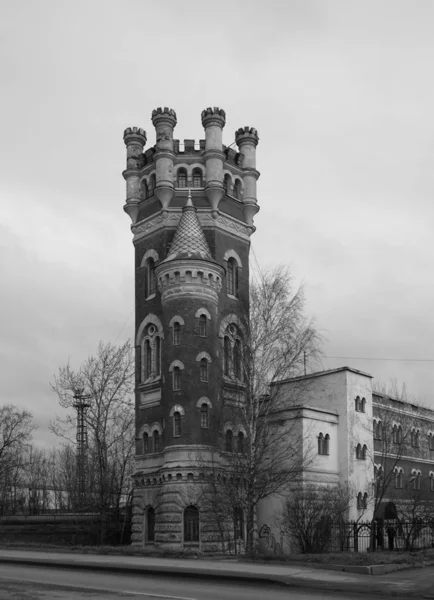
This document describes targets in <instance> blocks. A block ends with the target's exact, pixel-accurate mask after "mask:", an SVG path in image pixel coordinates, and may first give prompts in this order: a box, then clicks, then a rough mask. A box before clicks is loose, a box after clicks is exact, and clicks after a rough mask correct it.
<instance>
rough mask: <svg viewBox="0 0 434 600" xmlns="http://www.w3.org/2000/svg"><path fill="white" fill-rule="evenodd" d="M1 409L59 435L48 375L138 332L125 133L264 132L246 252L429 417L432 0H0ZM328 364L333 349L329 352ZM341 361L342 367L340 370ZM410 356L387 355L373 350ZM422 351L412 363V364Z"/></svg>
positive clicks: (433, 302) (334, 342)
mask: <svg viewBox="0 0 434 600" xmlns="http://www.w3.org/2000/svg"><path fill="white" fill-rule="evenodd" d="M0 12H1V14H0V74H1V80H0V81H1V94H0V108H1V110H0V120H1V127H0V132H1V133H0V159H1V160H0V198H1V203H0V248H1V266H2V277H1V279H2V280H1V311H0V319H1V338H0V353H1V367H0V394H1V395H0V400H1V402H13V403H15V404H17V405H20V406H22V407H24V406H25V407H27V408H29V409H31V410H32V411H33V413H34V415H35V417H36V420H37V423H38V425H39V426H40V428H39V430H38V431H37V432H36V434H35V439H36V441H37V442H39V443H43V442H45V443H51V442H53V441H55V440H53V438H51V437H50V436H49V434H48V431H47V428H48V421H49V419H50V418H52V417H53V416H54V414H55V413H56V412H57V411H58V405H57V399H56V397H55V395H54V394H53V393H52V392H51V391H50V388H49V381H50V379H52V376H53V374H54V372H55V371H56V370H57V369H58V367H59V366H60V365H62V364H64V363H65V362H66V361H67V360H68V358H70V360H71V362H72V364H73V365H75V366H78V365H79V364H80V362H81V361H82V360H83V359H85V358H86V357H87V356H88V355H89V354H91V353H93V352H94V351H95V349H96V347H97V344H98V341H99V340H100V339H102V340H111V341H113V342H114V341H117V342H121V341H123V340H125V339H126V338H127V337H129V336H131V335H132V334H133V302H134V299H133V283H134V282H133V245H132V234H131V232H130V221H129V218H128V217H127V215H126V214H125V213H124V212H123V210H122V206H123V204H124V201H125V182H124V181H123V179H122V176H121V173H122V170H123V169H124V166H125V146H124V144H123V140H122V134H123V130H124V128H125V127H127V126H140V127H143V128H144V129H145V130H146V131H147V132H148V140H149V144H150V145H153V144H154V143H155V133H154V131H153V127H152V123H151V120H150V117H151V112H152V110H153V109H154V108H156V107H158V106H169V107H171V108H173V109H175V111H176V113H177V116H178V125H177V127H176V130H175V134H176V137H179V138H180V139H181V140H182V139H184V138H195V139H199V138H201V137H203V129H202V126H201V122H200V113H201V111H202V109H204V108H205V107H207V106H220V107H221V108H224V109H225V111H226V115H227V124H226V127H225V130H224V142H225V143H226V144H227V145H229V144H230V143H232V142H233V140H234V132H235V130H236V129H237V128H238V127H240V126H244V125H249V126H253V127H256V128H257V129H258V131H259V136H260V143H259V146H258V153H257V154H258V169H259V170H260V171H261V178H260V180H259V182H258V201H259V204H260V206H261V210H260V212H259V213H258V215H257V217H256V220H255V224H256V226H257V231H256V233H255V234H254V236H253V238H252V246H253V249H254V252H255V255H256V257H257V259H258V262H259V264H260V265H261V267H264V268H265V267H267V266H272V265H277V264H281V263H284V264H288V265H290V266H291V269H292V271H293V273H294V276H295V277H296V280H297V281H298V282H300V281H304V283H305V287H306V293H307V302H308V306H307V308H308V312H309V313H310V314H312V315H314V316H315V317H316V319H317V323H318V326H319V328H320V329H321V330H322V332H323V334H324V335H325V337H326V343H325V347H324V351H325V356H326V358H325V359H324V368H333V367H337V366H342V365H349V366H352V367H355V368H358V369H361V370H364V371H368V372H369V373H371V374H373V375H374V376H375V377H376V378H378V379H380V380H382V381H387V380H389V379H391V378H393V377H396V378H398V380H399V381H401V382H406V383H407V387H408V390H409V391H410V392H411V393H412V394H414V395H415V396H416V397H418V398H420V399H422V400H424V401H425V402H426V403H427V404H429V405H430V406H432V407H434V393H433V390H434V362H424V361H426V359H434V349H433V347H432V346H433V339H434V321H433V318H432V307H433V306H434V282H433V261H434V244H433V242H432V230H433V219H434V208H433V206H434V198H433V195H434V194H433V193H434V125H433V123H434V118H433V107H434V78H433V76H432V65H433V63H434V36H433V34H432V32H433V29H434V2H432V1H424V0H418V2H414V1H413V0H407V1H400V0H372V1H369V0H364V1H363V2H361V1H360V0H335V1H324V0H323V1H320V0H318V1H315V0H270V1H269V2H259V1H257V0H250V1H249V2H247V1H246V2H245V1H240V0H231V1H228V0H221V1H220V2H218V3H215V2H212V3H211V2H203V1H201V2H199V1H196V0H194V1H186V2H179V0H175V1H173V0H166V1H165V2H158V1H153V2H151V1H149V0H136V1H134V0H122V1H113V0H104V1H100V0H94V1H92V0H86V1H84V2H83V1H79V0H74V1H72V0H71V1H69V2H68V1H62V0H50V1H48V0H47V1H44V0H38V2H33V1H31V0H27V1H26V0H24V1H22V2H6V1H3V2H0ZM331 357H342V358H331ZM351 357H355V358H354V359H353V358H351ZM390 358H393V359H413V361H404V360H400V361H391V360H373V359H390ZM417 361H418V362H417Z"/></svg>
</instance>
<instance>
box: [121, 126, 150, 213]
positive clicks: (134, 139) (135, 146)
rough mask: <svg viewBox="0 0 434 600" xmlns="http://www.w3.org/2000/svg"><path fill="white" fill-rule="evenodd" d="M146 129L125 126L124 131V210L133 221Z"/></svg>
mask: <svg viewBox="0 0 434 600" xmlns="http://www.w3.org/2000/svg"><path fill="white" fill-rule="evenodd" d="M146 139H147V138H146V131H144V130H143V129H140V128H139V127H127V128H126V129H125V131H124V142H125V145H126V147H127V168H126V170H125V171H124V173H123V175H124V178H125V180H126V182H127V200H126V204H125V206H124V211H125V212H126V213H127V214H128V215H129V217H130V218H131V221H132V222H133V223H135V222H136V220H137V215H138V212H139V208H138V204H139V202H140V200H141V196H140V177H139V169H140V167H141V161H142V156H143V148H144V147H145V145H146Z"/></svg>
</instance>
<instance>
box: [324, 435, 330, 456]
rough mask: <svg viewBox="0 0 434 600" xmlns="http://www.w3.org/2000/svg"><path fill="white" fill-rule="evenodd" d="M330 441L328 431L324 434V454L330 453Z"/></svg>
mask: <svg viewBox="0 0 434 600" xmlns="http://www.w3.org/2000/svg"><path fill="white" fill-rule="evenodd" d="M329 442H330V436H329V434H328V433H326V435H325V436H324V443H323V448H324V452H323V454H325V455H328V453H329Z"/></svg>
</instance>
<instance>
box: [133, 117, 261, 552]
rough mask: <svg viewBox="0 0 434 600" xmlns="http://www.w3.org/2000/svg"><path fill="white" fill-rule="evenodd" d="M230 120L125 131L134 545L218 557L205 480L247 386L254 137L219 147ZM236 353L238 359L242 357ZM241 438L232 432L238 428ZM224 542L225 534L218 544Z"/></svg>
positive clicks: (240, 136) (246, 131)
mask: <svg viewBox="0 0 434 600" xmlns="http://www.w3.org/2000/svg"><path fill="white" fill-rule="evenodd" d="M225 120H226V117H225V112H224V111H223V110H221V109H219V108H208V109H206V110H204V111H203V112H202V125H203V127H204V130H205V139H202V140H200V141H199V142H198V143H195V142H194V140H191V139H188V140H184V143H183V144H181V143H180V142H179V140H176V139H174V136H173V134H174V129H175V126H176V123H177V117H176V114H175V111H173V110H172V109H168V108H158V109H156V110H154V111H153V113H152V123H153V125H154V127H155V132H156V143H155V145H154V146H152V147H150V148H148V149H146V150H145V145H146V142H147V136H146V133H145V131H144V130H143V129H139V128H135V127H133V128H128V129H126V130H125V133H124V142H125V145H126V147H127V168H126V170H125V171H124V173H123V175H124V178H125V180H126V184H127V199H126V204H125V206H124V210H125V212H126V213H127V214H128V215H129V216H130V218H131V221H132V225H131V229H132V232H133V236H134V237H133V243H134V249H135V306H136V324H135V345H136V390H135V394H136V399H135V401H136V470H135V474H134V503H133V533H132V542H133V544H136V545H140V546H141V545H143V544H144V545H157V546H158V547H160V548H173V549H185V548H195V549H199V550H200V551H204V552H206V551H216V550H217V545H216V532H215V531H213V527H212V526H211V525H209V524H207V519H206V514H205V513H206V508H205V507H204V505H203V502H202V500H201V498H202V497H203V479H204V478H205V477H206V471H207V465H208V466H209V465H210V464H211V463H212V461H213V460H214V459H213V456H214V454H213V448H215V446H216V445H217V444H218V439H217V438H218V437H219V434H220V433H221V431H222V430H224V429H225V426H226V427H227V426H228V425H227V424H228V423H233V421H234V419H233V415H232V411H231V399H232V400H234V401H236V395H237V394H239V390H240V388H241V389H242V381H241V378H242V375H241V373H240V369H239V368H237V364H239V363H240V357H241V352H242V338H243V329H244V325H243V323H244V322H245V319H246V316H247V314H248V302H249V248H250V236H251V234H252V233H253V232H254V230H255V228H254V225H253V218H254V216H255V214H256V212H257V211H258V210H259V207H258V204H257V198H256V181H257V179H258V177H259V173H258V171H257V170H256V146H257V144H258V139H259V138H258V134H257V131H256V130H255V129H253V128H250V127H244V128H241V129H238V131H237V132H236V133H235V144H236V146H237V149H236V150H235V149H234V148H233V147H232V146H233V144H231V146H230V147H226V146H224V145H223V142H222V134H223V128H224V126H225ZM237 357H238V360H237ZM235 433H236V432H235ZM217 537H218V536H217Z"/></svg>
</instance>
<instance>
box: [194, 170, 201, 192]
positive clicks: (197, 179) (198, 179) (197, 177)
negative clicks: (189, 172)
mask: <svg viewBox="0 0 434 600" xmlns="http://www.w3.org/2000/svg"><path fill="white" fill-rule="evenodd" d="M193 187H195V188H200V187H203V178H202V171H201V170H200V169H194V171H193Z"/></svg>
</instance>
